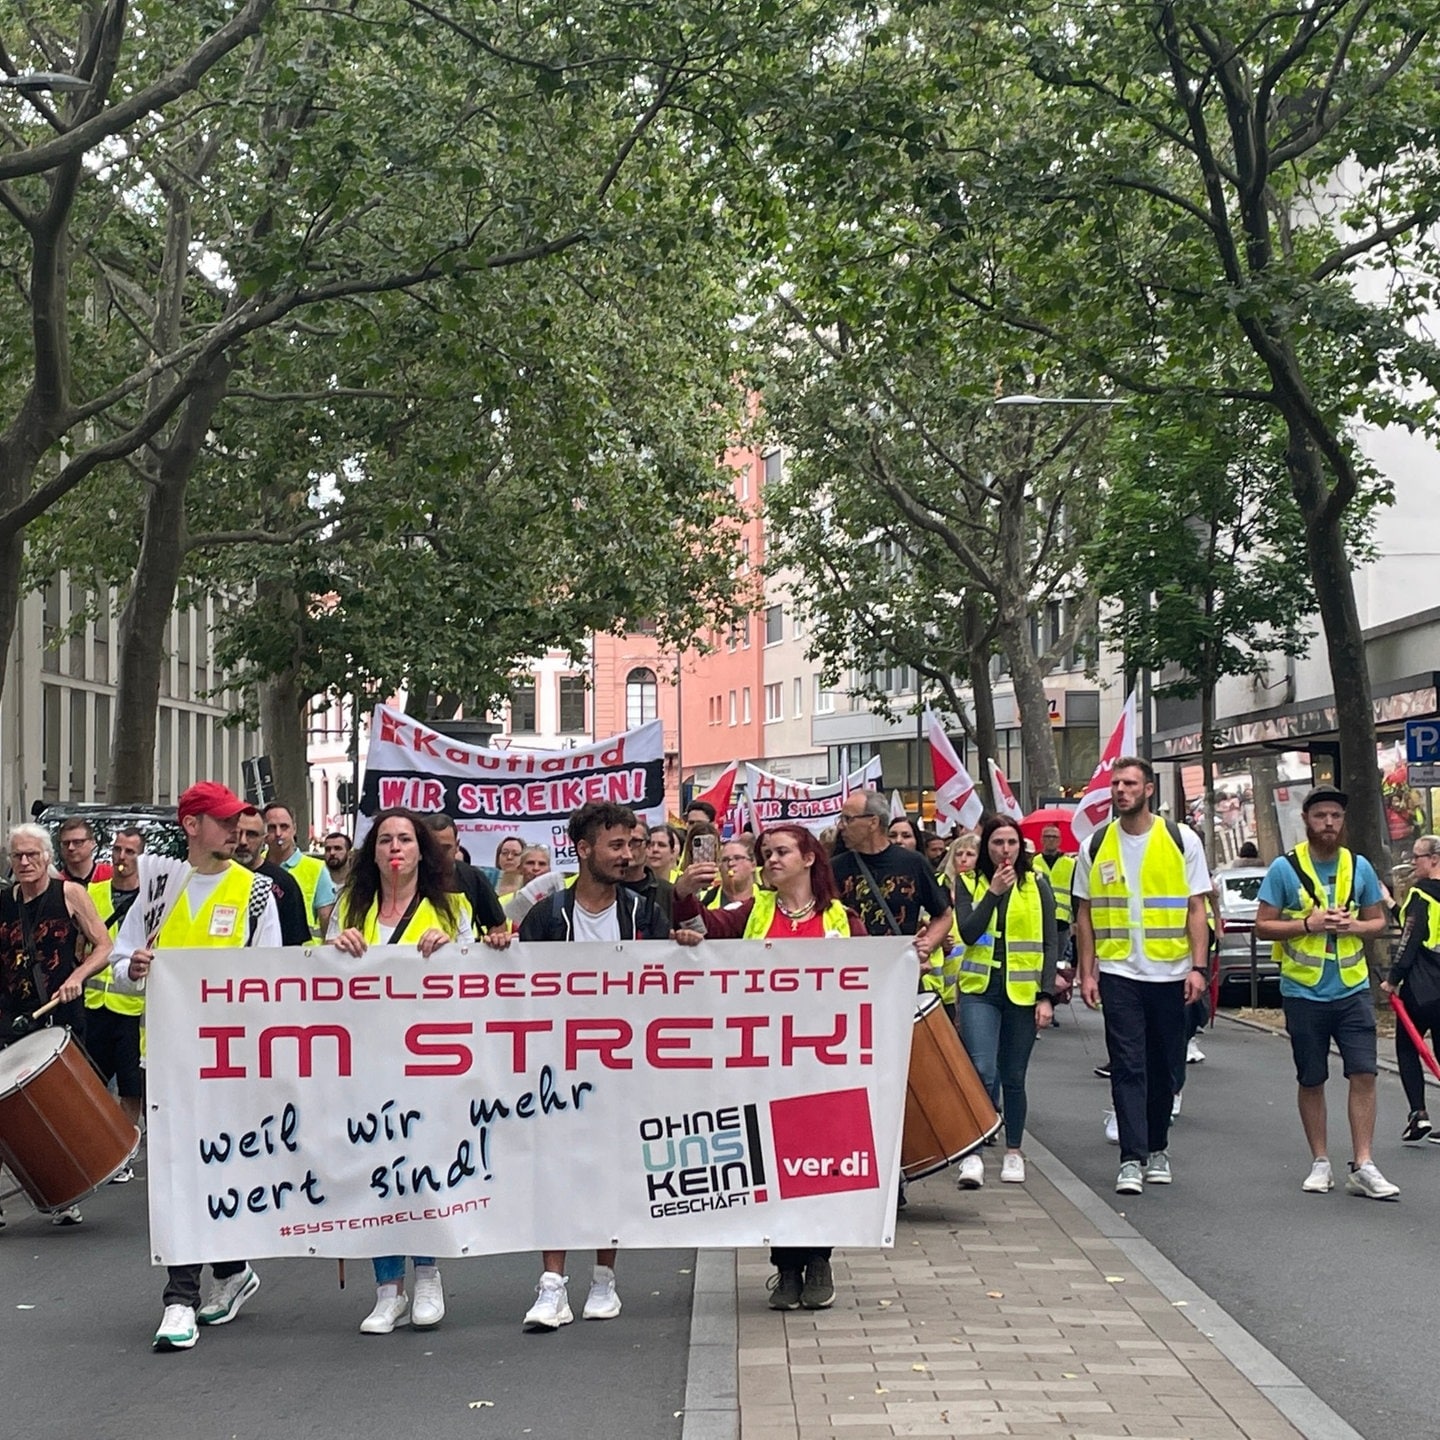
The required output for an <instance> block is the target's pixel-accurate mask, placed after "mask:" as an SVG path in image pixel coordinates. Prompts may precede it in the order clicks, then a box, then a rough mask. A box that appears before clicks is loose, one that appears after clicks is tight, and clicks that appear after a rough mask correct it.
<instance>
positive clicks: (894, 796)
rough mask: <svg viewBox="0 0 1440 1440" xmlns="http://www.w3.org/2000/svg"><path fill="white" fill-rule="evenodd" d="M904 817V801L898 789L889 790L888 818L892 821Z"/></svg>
mask: <svg viewBox="0 0 1440 1440" xmlns="http://www.w3.org/2000/svg"><path fill="white" fill-rule="evenodd" d="M905 818H906V816H905V802H904V801H903V800H902V799H901V798H900V792H899V791H898V790H892V791H891V792H890V819H891V820H892V821H893V820H904V819H905Z"/></svg>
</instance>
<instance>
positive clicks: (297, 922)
mask: <svg viewBox="0 0 1440 1440" xmlns="http://www.w3.org/2000/svg"><path fill="white" fill-rule="evenodd" d="M264 853H265V822H264V821H263V820H262V819H261V818H260V816H259V815H258V814H257V813H256V812H255V811H253V810H252V811H251V812H250V813H249V814H246V815H241V816H240V818H239V819H238V820H237V821H236V822H235V858H236V860H238V861H239V862H240V864H242V865H243V866H244V867H245V868H246V869H247V870H253V871H254V872H255V873H256V874H257V875H268V876H269V877H270V879H271V880H273V881H274V882H275V907H276V909H277V910H278V911H279V912H280V943H281V944H282V945H308V944H309V943H310V940H311V935H310V918H309V916H308V914H307V913H306V910H305V892H304V891H303V890H302V889H301V888H300V882H299V881H298V880H296V878H295V877H294V876H293V875H292V874H291V873H290V872H289V871H288V870H286V869H285V868H284V866H282V865H277V864H275V862H274V861H273V860H262V859H261V858H260V857H261V856H262V855H263V854H264Z"/></svg>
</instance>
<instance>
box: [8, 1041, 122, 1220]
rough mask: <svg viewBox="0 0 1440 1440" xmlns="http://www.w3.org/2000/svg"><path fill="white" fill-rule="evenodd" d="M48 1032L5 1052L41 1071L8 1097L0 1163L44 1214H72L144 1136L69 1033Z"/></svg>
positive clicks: (10, 1059) (25, 1077) (27, 1076)
mask: <svg viewBox="0 0 1440 1440" xmlns="http://www.w3.org/2000/svg"><path fill="white" fill-rule="evenodd" d="M56 1037H57V1032H56V1031H54V1030H40V1031H37V1032H36V1033H35V1034H33V1035H27V1036H26V1037H25V1039H23V1040H20V1041H17V1042H16V1043H15V1044H14V1045H12V1046H10V1047H9V1049H8V1050H7V1051H5V1058H6V1060H7V1062H10V1064H12V1065H13V1064H14V1063H15V1062H16V1061H19V1062H21V1063H22V1064H23V1063H25V1062H26V1061H27V1060H29V1059H30V1058H31V1057H30V1056H29V1054H28V1053H27V1052H28V1051H31V1050H33V1051H34V1057H33V1058H34V1064H35V1066H36V1068H35V1069H33V1070H31V1071H29V1073H26V1074H22V1075H21V1076H20V1078H19V1079H18V1080H16V1082H15V1083H14V1084H12V1085H11V1086H10V1088H9V1089H7V1090H6V1091H5V1092H4V1094H0V1163H3V1164H4V1165H6V1166H7V1167H8V1168H9V1169H10V1171H11V1172H12V1173H13V1174H14V1176H15V1178H16V1179H17V1180H18V1181H19V1182H20V1187H21V1189H23V1190H24V1191H25V1193H26V1195H27V1196H29V1198H30V1200H31V1202H32V1203H33V1204H34V1206H35V1208H36V1209H37V1210H42V1211H54V1210H64V1209H65V1208H66V1207H67V1206H70V1205H73V1204H74V1203H75V1202H76V1201H77V1200H79V1199H81V1198H83V1197H84V1196H86V1195H88V1194H90V1193H91V1192H92V1191H94V1190H98V1189H99V1188H100V1186H102V1185H103V1184H105V1182H106V1181H107V1180H109V1179H110V1177H111V1176H112V1175H114V1174H115V1172H116V1171H117V1170H119V1169H120V1168H121V1167H122V1166H123V1165H124V1164H125V1163H126V1162H127V1161H128V1160H129V1159H130V1157H131V1156H132V1155H134V1153H135V1151H136V1149H137V1148H138V1146H139V1144H140V1132H139V1130H138V1129H136V1127H135V1126H134V1125H133V1124H132V1123H131V1122H130V1120H129V1119H128V1118H127V1116H126V1114H125V1112H124V1110H122V1109H121V1107H120V1103H119V1101H117V1100H116V1099H115V1097H114V1096H113V1095H111V1093H110V1092H109V1091H108V1090H107V1089H106V1088H105V1086H104V1085H103V1084H102V1083H101V1081H100V1077H99V1075H97V1074H96V1073H95V1067H94V1066H93V1065H91V1063H90V1061H89V1060H88V1059H87V1058H86V1055H85V1052H84V1051H83V1050H82V1049H81V1048H80V1046H79V1044H78V1043H77V1041H76V1040H75V1037H74V1036H73V1035H71V1034H70V1033H69V1031H64V1032H60V1035H59V1043H58V1048H57V1038H56Z"/></svg>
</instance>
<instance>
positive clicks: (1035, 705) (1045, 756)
mask: <svg viewBox="0 0 1440 1440" xmlns="http://www.w3.org/2000/svg"><path fill="white" fill-rule="evenodd" d="M1029 622H1030V616H1029V613H1028V611H1027V610H1026V609H1025V607H1024V606H1023V604H1022V603H1020V602H1017V601H1016V600H1014V599H1011V598H1009V597H1007V598H1006V599H1005V600H1004V601H1002V603H1001V607H1000V648H1001V649H1002V650H1003V651H1004V652H1005V659H1006V660H1007V661H1008V662H1009V664H1010V678H1011V679H1012V680H1013V681H1014V684H1015V705H1016V708H1017V709H1018V710H1019V712H1020V744H1021V748H1022V749H1023V751H1024V754H1025V783H1024V786H1023V787H1020V786H1017V787H1016V788H1017V789H1021V790H1022V797H1023V798H1021V804H1022V805H1023V806H1024V808H1025V809H1026V810H1033V809H1034V808H1035V797H1036V796H1037V795H1058V794H1059V793H1060V761H1059V759H1058V758H1057V757H1056V754H1055V732H1054V731H1053V730H1052V729H1051V728H1050V704H1049V701H1047V700H1046V698H1045V680H1044V676H1043V675H1042V674H1041V673H1040V662H1039V660H1038V659H1037V658H1036V655H1035V647H1034V646H1033V645H1031V643H1030V623H1029Z"/></svg>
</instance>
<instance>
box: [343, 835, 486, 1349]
mask: <svg viewBox="0 0 1440 1440" xmlns="http://www.w3.org/2000/svg"><path fill="white" fill-rule="evenodd" d="M329 938H330V943H331V944H333V945H334V946H335V948H336V949H337V950H343V951H344V952H345V953H346V954H347V955H354V956H356V957H357V958H358V957H359V956H361V955H363V954H364V953H365V951H366V950H367V949H368V948H369V947H370V946H371V945H417V946H419V949H420V953H421V954H422V955H427V956H428V955H433V954H434V953H435V951H437V950H438V949H439V948H440V947H441V946H442V945H444V944H446V943H447V942H448V941H451V940H458V941H461V942H462V943H465V942H468V941H470V940H471V939H473V938H474V935H473V929H472V925H471V918H470V902H469V901H468V900H466V899H465V897H464V896H463V895H459V894H451V893H448V892H447V891H446V889H445V866H444V861H443V859H442V857H441V854H440V849H439V847H438V845H437V844H436V843H435V836H434V834H433V833H432V831H431V830H430V828H429V826H427V825H425V824H424V823H423V822H422V821H421V820H420V818H419V816H417V815H415V814H413V813H412V812H411V811H409V810H399V809H396V810H382V811H381V812H380V813H379V815H377V816H376V817H375V823H374V825H372V826H371V827H370V833H369V834H368V835H366V837H365V840H364V842H363V843H362V844H361V846H360V847H359V849H357V850H356V852H355V863H354V865H353V866H352V868H351V871H350V879H349V880H348V881H347V882H346V884H345V889H344V890H343V891H342V892H341V894H340V899H339V901H338V902H337V903H336V906H335V910H334V913H333V914H332V916H331V918H330V936H329ZM414 1260H415V1305H414V1308H413V1309H412V1308H411V1305H410V1299H409V1297H408V1296H407V1295H406V1294H405V1257H404V1256H403V1255H381V1256H377V1257H376V1259H375V1260H374V1261H373V1262H372V1263H373V1264H374V1266H375V1308H374V1309H373V1310H372V1311H371V1312H370V1313H369V1314H368V1315H367V1316H366V1317H365V1318H364V1319H363V1320H362V1321H361V1322H360V1330H361V1333H362V1334H365V1335H388V1334H389V1333H390V1332H391V1331H392V1330H393V1329H394V1328H395V1327H396V1326H397V1325H403V1324H405V1323H406V1322H407V1321H408V1322H409V1323H410V1324H411V1325H414V1326H415V1327H416V1328H417V1329H423V1328H426V1327H428V1326H431V1325H438V1324H439V1323H440V1321H441V1320H443V1319H444V1318H445V1291H444V1289H443V1288H442V1286H441V1283H440V1271H439V1269H438V1268H437V1267H436V1264H435V1260H434V1257H433V1256H429V1255H416V1256H415V1257H414Z"/></svg>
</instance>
